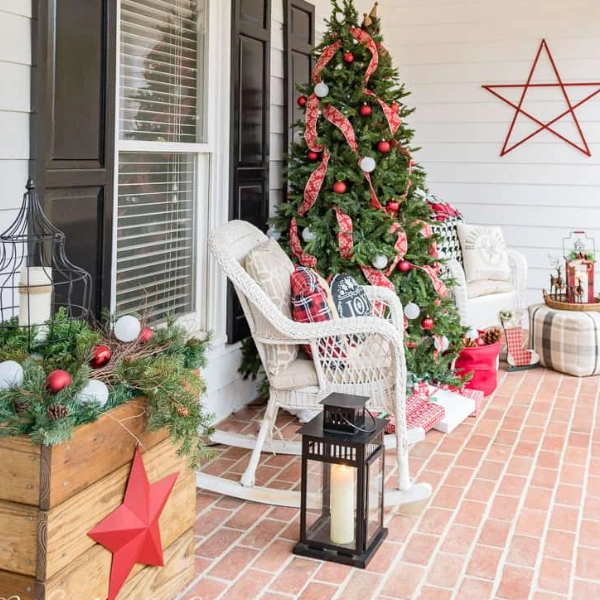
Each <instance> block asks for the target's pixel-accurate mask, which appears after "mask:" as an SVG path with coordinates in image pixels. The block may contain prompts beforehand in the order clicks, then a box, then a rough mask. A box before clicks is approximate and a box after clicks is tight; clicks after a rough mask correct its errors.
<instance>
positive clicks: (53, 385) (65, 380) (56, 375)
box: [46, 369, 71, 394]
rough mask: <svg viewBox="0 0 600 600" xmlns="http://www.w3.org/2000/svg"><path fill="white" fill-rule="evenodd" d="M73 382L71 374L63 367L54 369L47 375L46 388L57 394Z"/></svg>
mask: <svg viewBox="0 0 600 600" xmlns="http://www.w3.org/2000/svg"><path fill="white" fill-rule="evenodd" d="M70 383H71V376H70V375H69V374H68V373H67V372H66V371H63V370H62V369H57V370H56V371H52V373H50V374H49V375H48V377H46V388H48V391H49V392H50V393H52V394H57V393H58V392H60V391H61V390H64V389H65V388H66V387H67V386H68V385H70Z"/></svg>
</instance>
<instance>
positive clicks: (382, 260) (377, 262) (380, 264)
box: [373, 254, 388, 269]
mask: <svg viewBox="0 0 600 600" xmlns="http://www.w3.org/2000/svg"><path fill="white" fill-rule="evenodd" d="M373 266H374V267H375V268H376V269H385V268H386V267H387V266H388V259H387V256H384V255H383V254H380V255H379V256H376V257H375V258H374V259H373Z"/></svg>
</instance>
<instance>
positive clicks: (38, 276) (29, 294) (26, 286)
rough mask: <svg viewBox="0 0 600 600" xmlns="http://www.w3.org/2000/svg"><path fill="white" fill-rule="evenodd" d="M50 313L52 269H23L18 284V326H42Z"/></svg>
mask: <svg viewBox="0 0 600 600" xmlns="http://www.w3.org/2000/svg"><path fill="white" fill-rule="evenodd" d="M51 312H52V269H50V268H47V267H24V268H23V269H22V270H21V279H20V282H19V326H20V327H23V326H28V325H43V324H44V323H45V322H46V321H47V320H48V319H49V318H50V313H51Z"/></svg>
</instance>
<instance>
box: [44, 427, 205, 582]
mask: <svg viewBox="0 0 600 600" xmlns="http://www.w3.org/2000/svg"><path fill="white" fill-rule="evenodd" d="M132 457H133V450H132V453H131V455H130V460H131V458H132ZM143 459H144V464H145V466H146V471H147V472H148V479H149V480H150V482H151V483H154V482H155V481H158V480H159V479H162V478H163V477H165V476H167V475H170V474H171V473H175V472H177V471H179V477H178V478H177V481H176V483H175V487H174V488H173V491H172V492H171V495H170V497H169V499H168V501H167V504H166V505H165V509H164V511H163V513H162V515H161V518H160V521H159V523H160V530H161V537H162V541H163V546H166V545H168V544H170V543H172V542H173V540H175V539H176V538H177V537H179V536H180V535H181V534H182V533H183V532H184V531H186V530H187V529H189V528H190V527H192V526H193V524H194V520H195V513H196V510H195V506H196V487H195V478H194V474H193V473H192V472H191V471H190V469H189V468H188V466H187V458H186V457H183V458H181V457H179V456H177V448H176V447H175V446H174V445H173V444H172V443H171V440H170V439H166V440H164V441H162V442H161V443H160V444H158V445H156V446H155V447H154V448H152V449H151V450H149V451H147V452H145V453H144V454H143ZM130 471H131V466H130V464H129V463H128V464H126V465H124V466H122V467H121V468H119V469H117V470H116V471H114V472H113V473H110V474H109V475H107V476H106V477H103V478H102V479H101V480H100V481H97V482H96V483H94V484H93V485H90V486H89V487H87V488H86V489H85V490H83V491H82V492H80V493H79V494H77V495H76V496H73V497H72V498H70V499H69V500H67V501H66V502H63V503H62V504H60V505H59V506H57V507H56V508H54V509H52V510H50V511H49V512H48V513H47V515H45V521H46V523H45V531H43V529H44V528H43V527H41V528H40V533H41V534H42V535H43V536H44V537H45V543H44V539H40V540H39V542H38V544H39V549H40V552H39V553H38V569H37V573H36V575H37V579H38V580H40V581H42V580H44V579H49V578H50V577H52V576H53V575H55V574H56V573H58V572H59V571H60V570H61V569H64V568H65V567H66V566H68V565H69V564H70V563H71V562H72V561H74V560H75V559H76V558H77V557H78V556H80V555H81V554H83V553H84V552H85V551H86V550H88V549H89V548H91V547H92V546H93V545H94V543H95V542H94V541H93V540H92V539H91V538H90V537H89V536H88V535H87V532H88V531H90V530H91V529H92V528H93V527H95V526H96V525H97V524H98V523H99V522H100V521H101V520H102V519H104V518H105V517H106V516H107V515H108V514H109V513H111V512H112V511H113V510H115V509H116V508H117V507H118V506H119V505H120V504H121V503H122V501H123V497H124V495H125V488H126V486H127V481H128V479H129V474H130ZM44 549H45V552H44V551H43V550H44ZM44 557H45V559H46V560H45V563H44V560H43V558H44Z"/></svg>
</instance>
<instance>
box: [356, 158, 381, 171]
mask: <svg viewBox="0 0 600 600" xmlns="http://www.w3.org/2000/svg"><path fill="white" fill-rule="evenodd" d="M358 165H359V166H360V168H361V169H362V170H363V171H364V172H365V173H371V172H372V171H374V170H375V167H376V166H377V164H376V163H375V159H374V158H371V157H370V156H365V157H364V158H361V159H360V162H359V163H358Z"/></svg>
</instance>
